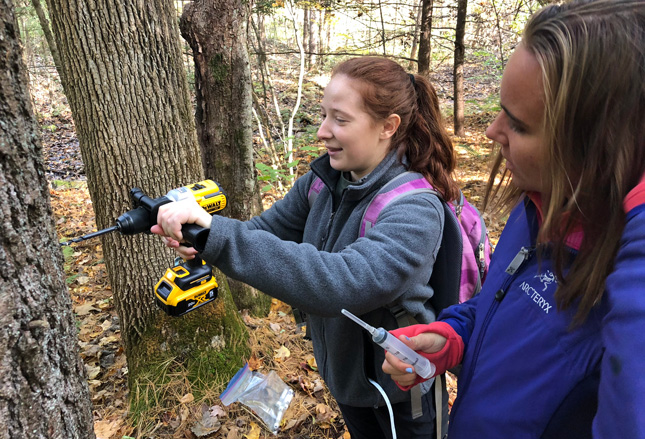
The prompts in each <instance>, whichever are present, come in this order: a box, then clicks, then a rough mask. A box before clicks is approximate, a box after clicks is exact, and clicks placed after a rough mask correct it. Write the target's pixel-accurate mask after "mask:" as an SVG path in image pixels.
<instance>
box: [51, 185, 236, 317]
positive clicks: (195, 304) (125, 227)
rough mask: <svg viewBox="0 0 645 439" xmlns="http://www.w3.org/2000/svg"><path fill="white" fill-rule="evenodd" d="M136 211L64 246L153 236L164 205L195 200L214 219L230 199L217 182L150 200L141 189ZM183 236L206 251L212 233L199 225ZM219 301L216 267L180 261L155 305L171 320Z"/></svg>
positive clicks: (169, 272) (165, 279)
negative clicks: (111, 236)
mask: <svg viewBox="0 0 645 439" xmlns="http://www.w3.org/2000/svg"><path fill="white" fill-rule="evenodd" d="M130 196H131V197H132V204H133V209H132V210H130V211H128V212H126V213H124V214H123V215H121V216H120V217H118V218H117V219H116V221H115V222H116V225H114V226H112V227H108V228H106V229H103V230H99V231H98V232H94V233H89V234H87V235H83V236H81V237H78V238H74V239H72V240H70V241H67V242H63V243H61V245H70V244H71V243H73V242H81V241H84V240H86V239H91V238H95V237H97V236H100V235H103V234H106V233H110V232H113V231H118V232H120V233H121V234H123V235H136V234H138V233H142V232H146V233H147V232H150V228H151V227H152V226H154V225H155V224H157V213H158V211H159V208H160V207H161V206H163V205H164V204H168V203H172V202H173V201H180V200H184V199H187V198H189V197H193V198H195V200H196V201H197V203H198V204H199V205H200V206H201V207H202V208H203V209H204V210H206V212H208V213H210V214H211V215H213V214H214V213H216V212H219V211H220V210H222V209H224V208H225V207H226V203H227V199H226V195H225V194H224V193H223V192H222V190H221V189H220V187H219V185H218V184H217V183H216V182H214V181H213V180H204V181H200V182H199V183H195V184H192V185H188V186H183V187H181V188H178V189H173V190H171V191H170V192H168V193H167V194H166V195H164V196H162V197H159V198H154V199H153V198H150V197H148V196H147V195H146V194H144V193H143V191H142V190H141V189H139V188H133V189H132V190H130ZM181 233H182V235H183V237H184V240H185V241H186V242H187V245H188V246H192V247H195V249H197V250H198V251H202V250H204V246H205V245H206V240H207V239H208V233H209V230H208V229H205V228H203V227H199V226H197V225H195V224H184V225H183V227H182V228H181ZM216 298H217V281H216V280H215V277H214V276H213V267H212V266H211V265H210V264H207V263H206V262H204V261H203V260H202V259H201V258H200V257H199V256H196V257H195V258H194V259H191V260H189V261H183V260H181V259H178V260H176V263H175V266H174V267H172V268H169V269H168V270H166V273H165V274H164V276H163V277H162V278H161V280H159V282H157V285H156V286H155V302H156V303H157V305H158V306H159V307H160V308H161V309H162V310H163V311H165V312H166V314H168V315H171V316H181V315H183V314H186V313H187V312H190V311H193V310H195V309H197V308H199V307H200V306H202V305H205V304H207V303H209V302H212V301H213V300H215V299H216Z"/></svg>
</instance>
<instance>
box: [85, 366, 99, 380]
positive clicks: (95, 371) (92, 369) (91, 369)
mask: <svg viewBox="0 0 645 439" xmlns="http://www.w3.org/2000/svg"><path fill="white" fill-rule="evenodd" d="M85 370H86V371H87V378H88V379H90V380H93V379H94V378H96V377H97V376H99V373H101V366H98V365H95V366H91V365H89V364H86V365H85Z"/></svg>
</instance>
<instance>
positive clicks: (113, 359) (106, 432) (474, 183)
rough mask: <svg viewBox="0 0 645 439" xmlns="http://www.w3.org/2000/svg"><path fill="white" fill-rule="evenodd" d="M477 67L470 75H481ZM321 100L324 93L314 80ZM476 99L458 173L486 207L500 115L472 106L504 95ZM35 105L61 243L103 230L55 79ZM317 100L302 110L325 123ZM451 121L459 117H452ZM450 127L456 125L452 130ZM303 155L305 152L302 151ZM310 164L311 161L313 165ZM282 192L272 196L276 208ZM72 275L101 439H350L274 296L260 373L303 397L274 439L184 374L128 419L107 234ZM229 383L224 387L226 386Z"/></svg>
mask: <svg viewBox="0 0 645 439" xmlns="http://www.w3.org/2000/svg"><path fill="white" fill-rule="evenodd" d="M475 70H476V67H475V66H472V71H471V72H470V75H468V76H467V77H469V76H470V77H479V76H478V74H477V72H476V71H475ZM432 80H433V82H434V84H435V85H436V87H437V92H438V94H439V96H440V98H442V101H443V103H444V105H445V106H446V108H448V106H449V105H451V104H450V101H449V100H450V95H451V76H450V73H449V71H447V70H446V69H443V70H441V71H440V72H437V73H435V74H434V75H433V78H432ZM311 85H312V87H311V89H313V90H314V92H313V95H314V96H313V97H312V96H310V98H312V99H316V100H318V99H319V98H320V96H321V94H322V89H321V88H320V87H319V86H313V84H311ZM466 87H467V88H466V93H467V95H468V99H471V100H472V101H471V107H470V108H469V109H470V111H471V115H470V116H468V117H467V119H466V125H467V126H466V132H467V134H466V136H465V137H454V136H453V141H454V144H455V148H456V152H457V154H458V169H457V172H456V177H457V179H458V180H459V182H460V185H461V188H462V191H463V192H464V194H465V195H466V197H467V198H468V199H469V200H470V201H471V202H473V204H475V205H477V206H478V207H480V208H481V203H482V201H483V193H484V186H485V182H486V180H487V178H488V170H489V156H490V152H491V147H492V143H491V142H490V141H489V140H488V139H486V138H485V136H484V130H485V128H486V126H487V124H488V123H490V121H491V120H492V117H493V116H494V114H493V113H492V112H490V111H487V109H486V108H484V107H482V106H481V105H479V104H474V105H475V107H473V106H472V105H473V104H472V102H483V103H485V102H489V101H490V99H489V97H490V96H492V95H494V94H495V93H496V90H495V87H496V84H495V83H494V82H493V81H488V82H486V81H472V82H468V83H467V85H466ZM31 91H32V95H33V97H34V103H35V111H36V114H37V117H38V121H39V124H40V126H41V128H42V143H43V154H44V160H45V167H46V172H47V175H48V179H49V180H50V195H51V202H52V208H53V212H54V216H55V220H56V225H57V230H58V233H59V236H60V238H61V239H63V238H65V239H70V238H72V237H76V236H80V235H83V234H86V233H90V232H92V231H95V230H96V226H95V223H94V212H93V210H92V202H91V200H90V197H89V193H88V190H87V185H86V183H85V176H84V170H83V163H82V160H81V155H80V151H79V144H78V139H77V137H76V134H75V132H74V123H73V121H72V118H71V113H70V110H69V108H68V106H67V104H66V101H65V98H64V96H62V95H61V94H60V90H59V87H58V86H57V83H56V82H55V81H53V80H51V79H49V80H43V79H42V78H41V79H40V80H37V81H35V80H33V78H32V90H31ZM316 104H317V102H311V103H309V105H307V103H305V104H304V105H303V108H304V109H306V110H305V111H309V112H310V113H311V114H309V115H308V117H309V118H310V119H311V120H314V121H317V120H318V110H317V105H316ZM447 125H448V126H451V125H452V123H451V121H447ZM450 129H451V128H450ZM303 157H304V156H303ZM305 161H306V160H303V162H305ZM276 197H277V195H276V194H275V193H267V194H266V195H265V201H266V203H265V204H267V205H270V204H271V202H272V201H273V200H275V198H276ZM487 224H488V227H489V231H490V235H491V241H492V242H494V243H495V242H496V241H497V238H498V236H499V233H500V231H501V228H502V226H503V223H502V222H501V221H500V222H492V221H491V220H490V219H487ZM63 253H64V257H65V275H66V278H67V285H68V288H69V292H70V294H71V298H72V305H73V310H74V313H75V316H76V319H77V324H78V328H79V334H78V336H79V349H80V355H81V358H82V359H83V361H84V363H85V367H86V370H87V374H88V383H89V387H90V393H91V398H92V403H93V413H94V419H95V424H94V427H95V432H96V436H97V438H99V439H124V438H137V439H143V438H198V437H199V438H201V437H204V438H215V437H217V438H227V439H236V438H242V437H245V438H247V439H256V438H265V437H266V438H270V437H276V438H343V439H347V438H349V434H348V433H347V432H346V429H345V426H344V423H343V421H342V417H341V415H340V412H339V411H338V409H337V406H336V404H335V402H334V400H333V398H332V397H331V395H330V394H329V392H328V391H327V388H326V387H325V385H324V383H323V382H322V380H321V379H320V376H319V375H318V373H317V372H316V370H317V369H316V364H315V360H314V359H313V355H312V349H311V343H310V342H309V341H307V340H305V339H304V337H303V333H302V332H301V330H300V328H298V327H297V326H296V325H295V323H294V321H293V318H292V316H291V313H290V308H289V306H288V305H286V304H283V303H281V302H278V301H276V300H274V301H273V305H272V309H271V313H270V314H269V316H267V317H265V318H254V317H250V316H248V315H246V314H244V315H243V318H244V321H245V323H246V325H247V326H248V329H249V333H250V334H251V337H252V339H253V340H252V341H253V342H252V343H251V345H252V346H253V348H252V349H253V352H252V355H251V357H250V358H249V363H250V365H251V367H252V369H255V370H258V371H259V372H262V373H264V374H268V373H269V372H270V371H271V370H274V371H275V372H276V373H277V374H278V375H279V376H280V378H282V379H283V381H285V382H286V383H287V384H288V385H289V386H290V387H291V388H292V389H293V390H294V393H295V396H294V400H293V401H292V403H291V405H290V408H289V410H288V412H287V413H286V414H285V416H284V418H283V422H282V427H281V431H280V433H279V434H277V435H273V434H271V433H270V432H268V431H267V429H266V428H265V427H263V426H262V425H261V423H260V422H259V421H258V420H257V418H255V416H254V415H253V414H252V413H251V412H250V411H248V410H247V409H246V408H245V407H244V406H241V405H240V404H239V403H234V404H232V405H231V406H229V407H224V406H223V405H222V404H221V402H220V401H219V399H218V398H217V395H213V397H212V398H210V399H202V400H200V401H195V400H194V397H193V395H192V393H191V392H190V388H189V387H187V385H186V383H185V380H183V379H181V377H180V378H179V379H178V380H177V389H176V391H174V393H173V392H171V393H168V395H172V396H168V398H174V399H175V401H174V402H173V403H170V404H168V403H167V402H166V403H165V404H163V406H160V407H159V410H158V411H156V412H154V411H153V414H152V415H149V416H148V417H147V418H146V419H139V421H138V422H136V425H135V423H133V420H132V418H131V417H129V416H128V404H129V396H128V388H127V363H126V358H125V353H124V350H123V347H122V345H121V342H120V330H119V319H118V316H117V313H116V310H115V308H114V302H113V299H112V294H111V290H110V285H109V282H108V278H107V273H106V268H105V264H104V261H103V254H102V249H101V245H100V240H90V241H84V242H82V243H79V244H76V245H75V246H72V247H63ZM448 384H449V390H450V394H451V400H450V401H451V402H452V401H453V400H454V397H455V396H456V392H457V391H456V380H455V379H454V377H450V378H449V383H448ZM221 390H223V389H219V391H221Z"/></svg>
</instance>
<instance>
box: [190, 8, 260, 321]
mask: <svg viewBox="0 0 645 439" xmlns="http://www.w3.org/2000/svg"><path fill="white" fill-rule="evenodd" d="M248 16H249V11H248V5H247V4H246V3H243V2H242V1H240V0H217V1H211V0H198V1H194V2H191V3H189V4H187V5H186V6H185V7H184V11H183V13H182V16H181V24H180V26H181V32H182V35H183V37H184V38H185V39H186V41H187V42H188V44H189V45H190V46H191V48H192V49H193V59H194V61H195V93H196V98H197V104H196V112H195V118H196V121H197V133H198V137H199V144H200V146H201V154H202V161H203V163H204V172H205V174H206V175H208V176H214V177H215V178H217V180H218V182H219V183H220V184H221V185H222V187H223V188H224V190H225V191H226V193H227V194H228V197H229V206H228V207H227V209H228V213H227V215H228V216H230V217H232V218H236V219H239V220H247V219H249V218H251V217H252V216H254V215H257V214H258V213H260V212H261V210H262V206H261V201H260V196H259V190H258V187H257V180H256V178H255V166H254V162H253V140H252V137H253V116H252V112H251V108H252V97H251V70H250V67H249V59H248V54H247V49H246V29H245V27H244V25H245V23H246V22H247V19H248ZM214 30H215V31H214ZM229 285H230V286H231V291H232V293H233V300H234V301H235V303H236V305H237V306H238V308H239V309H250V310H252V311H253V313H255V314H263V313H264V314H265V313H266V311H268V306H269V304H270V301H271V299H270V298H269V297H268V296H266V295H264V294H262V293H259V292H258V291H257V290H255V289H253V288H251V287H249V286H247V285H245V284H243V283H241V282H238V281H235V280H233V279H231V280H229Z"/></svg>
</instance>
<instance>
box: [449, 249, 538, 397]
mask: <svg viewBox="0 0 645 439" xmlns="http://www.w3.org/2000/svg"><path fill="white" fill-rule="evenodd" d="M534 254H535V247H528V248H527V247H522V248H521V249H520V251H519V252H518V253H517V255H515V257H514V258H513V260H512V261H511V263H510V264H508V267H506V271H505V272H506V274H508V276H506V279H505V280H504V283H502V286H501V287H500V289H499V290H497V293H495V300H494V301H493V303H492V304H491V305H490V307H489V308H488V312H487V313H486V318H485V319H484V323H483V325H482V329H481V331H480V332H479V336H478V337H477V344H476V345H475V354H474V356H473V360H472V363H471V365H470V375H469V376H470V377H472V376H473V374H474V372H475V366H476V365H477V359H478V358H479V352H480V350H481V347H482V343H483V340H484V337H485V336H486V331H487V329H488V325H489V324H490V322H491V320H492V319H493V315H494V314H495V312H496V311H497V308H499V305H500V304H501V303H502V300H504V297H506V293H507V292H508V287H509V286H510V285H511V282H513V280H514V279H515V278H516V277H517V275H518V274H520V272H521V270H520V269H521V268H523V267H525V266H526V264H525V263H526V262H527V261H529V260H530V259H531V258H532V257H533V255H534ZM469 384H470V380H468V381H467V382H466V383H464V386H463V388H462V389H461V392H462V394H465V393H466V390H468V387H469ZM455 408H456V407H455ZM453 409H454V408H453Z"/></svg>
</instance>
